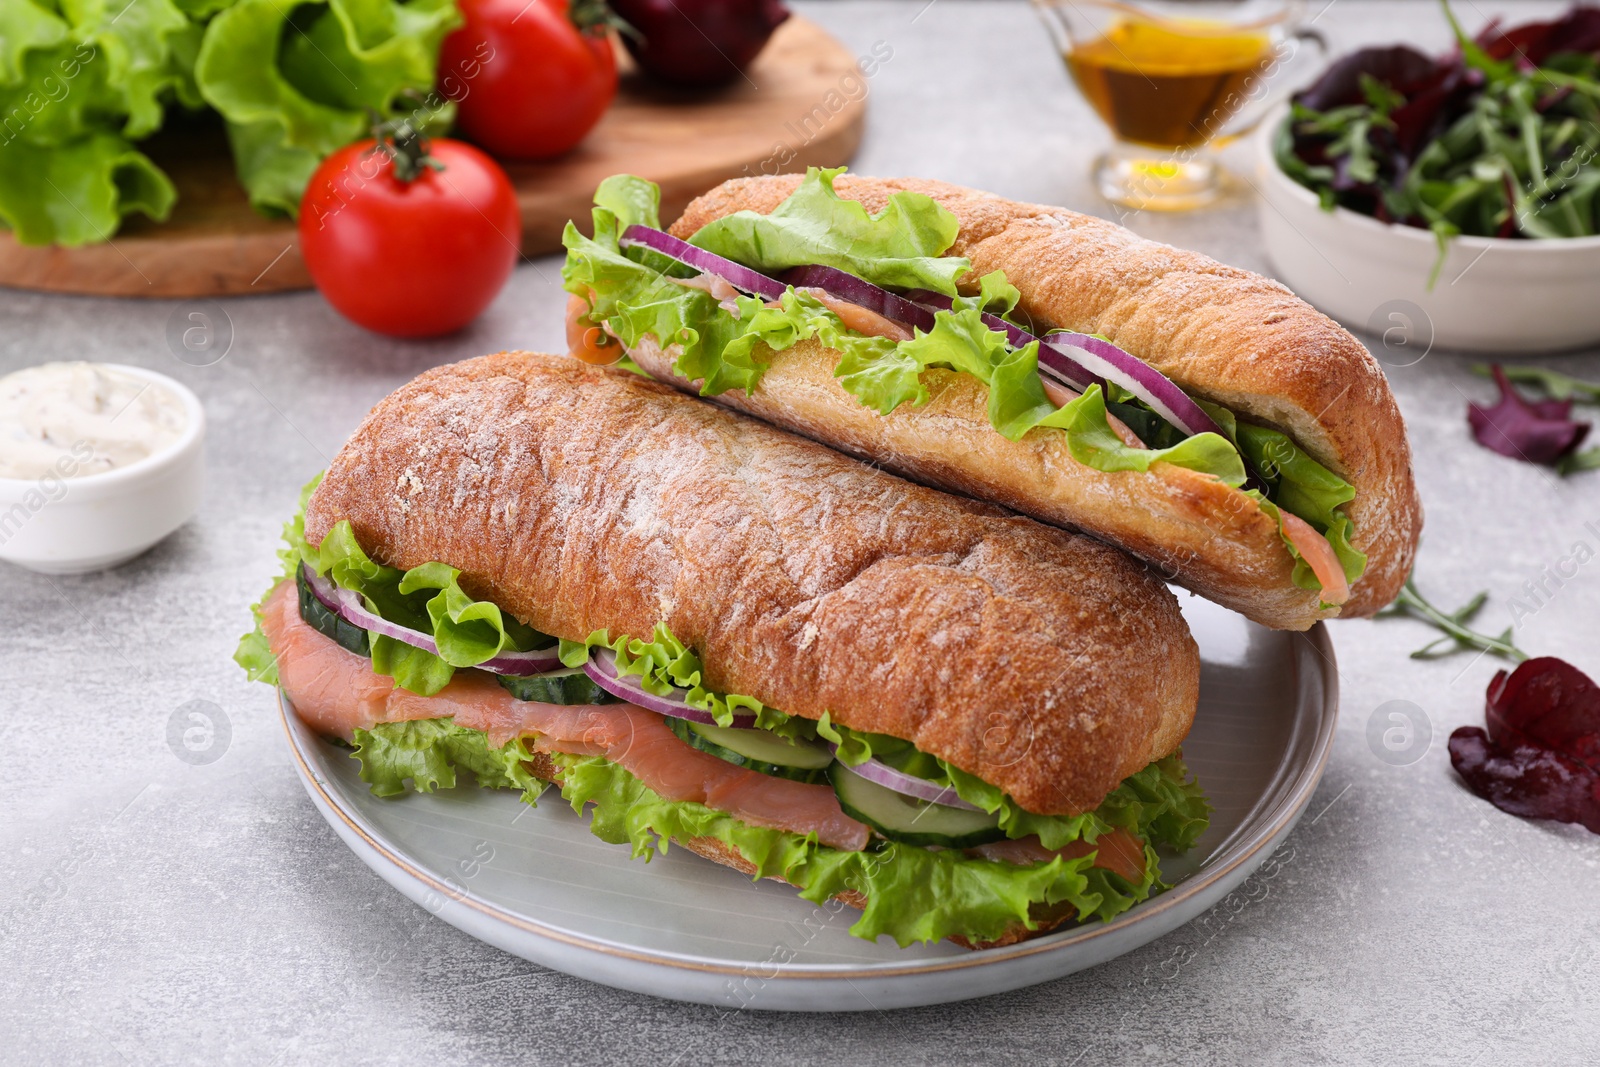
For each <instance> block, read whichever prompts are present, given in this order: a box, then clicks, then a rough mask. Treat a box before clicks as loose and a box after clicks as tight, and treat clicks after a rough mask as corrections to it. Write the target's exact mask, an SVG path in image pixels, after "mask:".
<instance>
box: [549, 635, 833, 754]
mask: <svg viewBox="0 0 1600 1067" xmlns="http://www.w3.org/2000/svg"><path fill="white" fill-rule="evenodd" d="M594 648H609V649H611V650H612V651H613V652H615V653H616V654H617V673H618V674H619V675H621V676H623V677H631V678H638V679H639V685H640V687H641V688H643V689H645V690H646V691H648V692H651V693H655V694H656V695H657V696H669V695H671V694H672V693H673V692H674V691H683V690H687V692H685V693H684V699H685V701H686V702H687V703H688V705H689V706H690V707H692V708H699V709H700V710H701V711H709V712H710V713H711V715H712V717H713V718H714V719H716V720H717V722H718V723H719V724H721V725H723V726H729V725H731V724H732V723H733V717H734V715H735V714H736V713H740V714H745V715H754V716H755V719H756V726H758V727H760V728H761V729H763V730H771V731H772V732H773V733H775V734H778V735H780V736H782V737H812V736H815V731H814V730H813V728H812V724H811V723H810V722H808V721H807V720H805V719H797V718H794V717H793V716H790V715H786V714H785V713H783V712H781V711H779V710H778V709H777V708H773V707H768V706H767V705H766V704H763V703H762V702H761V701H759V700H757V699H756V698H755V697H750V696H744V695H742V694H739V693H718V692H715V691H714V690H710V689H707V688H706V687H705V686H703V685H701V684H700V683H701V674H702V668H701V664H700V657H699V656H697V655H695V653H694V650H693V649H691V648H689V647H688V646H687V645H685V644H684V643H683V642H682V641H680V640H678V639H677V638H676V637H674V636H673V634H672V631H671V630H670V629H668V628H667V624H666V623H664V622H658V623H656V628H655V630H654V632H653V633H652V634H651V635H650V640H648V641H644V640H641V639H639V638H632V637H626V636H624V637H617V638H613V637H612V636H611V635H610V634H609V633H608V632H607V631H605V630H596V631H595V632H594V633H592V634H590V635H589V639H588V640H587V641H586V642H582V643H580V642H577V641H565V640H563V641H562V642H561V662H562V663H564V664H566V665H567V666H568V667H581V666H582V665H583V664H584V663H585V662H586V661H587V660H588V659H589V654H590V650H591V649H594Z"/></svg>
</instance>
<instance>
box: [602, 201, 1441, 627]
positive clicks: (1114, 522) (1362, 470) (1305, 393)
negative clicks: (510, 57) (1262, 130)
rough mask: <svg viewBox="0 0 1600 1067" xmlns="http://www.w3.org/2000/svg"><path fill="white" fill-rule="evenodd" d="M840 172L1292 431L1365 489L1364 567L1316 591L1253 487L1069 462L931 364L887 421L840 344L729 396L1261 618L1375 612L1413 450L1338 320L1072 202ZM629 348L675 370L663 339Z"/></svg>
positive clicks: (1406, 545)
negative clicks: (1113, 550)
mask: <svg viewBox="0 0 1600 1067" xmlns="http://www.w3.org/2000/svg"><path fill="white" fill-rule="evenodd" d="M799 180H800V179H799V176H797V175H791V176H783V177H775V178H747V179H736V180H734V181H730V182H727V183H725V184H723V185H721V186H718V187H717V188H716V189H713V190H711V191H710V192H709V193H707V194H706V195H704V196H702V197H700V198H699V199H698V200H696V201H694V202H693V203H691V204H690V205H689V207H688V208H687V209H686V210H685V212H684V214H683V217H682V218H680V219H679V220H678V221H677V222H676V223H675V224H674V225H673V227H672V232H673V233H674V234H676V235H677V236H679V237H683V238H688V237H690V236H692V235H693V234H694V233H695V231H697V230H699V229H700V228H701V227H702V226H704V225H705V224H707V223H709V222H711V221H713V220H714V219H717V218H720V217H722V216H724V215H728V214H731V213H733V212H736V211H742V210H750V211H756V212H763V213H764V212H769V211H771V210H772V209H773V208H775V207H776V206H777V205H778V204H779V203H780V202H781V201H782V200H783V199H784V198H785V197H787V196H788V195H789V194H790V193H791V192H793V191H794V189H795V187H796V185H797V184H798V182H799ZM834 188H835V190H836V191H837V192H838V193H839V194H840V195H841V196H843V197H846V198H849V199H854V200H859V201H861V202H862V203H863V204H864V205H865V206H866V207H867V209H868V210H869V211H878V210H881V209H882V208H883V206H884V205H885V204H886V202H887V200H888V197H889V196H890V195H891V194H892V193H894V192H896V191H899V190H911V191H915V192H920V193H924V194H926V195H928V196H931V197H932V198H933V199H935V200H937V201H938V202H939V203H940V204H942V205H943V206H944V207H946V208H947V209H949V210H950V211H951V212H952V213H954V214H955V216H956V218H957V219H958V220H959V221H960V224H961V230H960V234H959V236H958V237H957V238H956V242H955V245H954V246H953V247H952V248H951V250H950V254H952V255H959V256H966V257H968V258H970V259H971V260H972V265H973V270H972V272H971V274H970V275H969V277H970V278H973V279H976V278H978V277H980V276H981V275H983V274H986V273H988V272H990V271H994V270H1004V271H1005V272H1006V275H1007V277H1008V278H1010V280H1011V282H1012V283H1013V284H1014V285H1016V286H1017V287H1018V289H1020V290H1021V292H1022V300H1021V303H1020V304H1019V308H1020V309H1021V311H1023V312H1024V313H1025V314H1027V315H1028V316H1031V317H1032V318H1033V319H1034V320H1036V321H1039V322H1045V323H1050V324H1051V325H1053V326H1055V327H1058V328H1063V329H1072V330H1078V331H1082V332H1087V333H1099V334H1102V335H1104V336H1105V337H1107V338H1109V339H1110V340H1111V341H1113V342H1114V343H1116V344H1117V345H1119V346H1121V347H1123V348H1125V349H1127V350H1128V351H1130V352H1133V353H1134V354H1136V355H1138V356H1139V357H1140V358H1142V359H1144V360H1146V361H1147V362H1149V363H1150V364H1151V365H1152V366H1154V367H1155V368H1157V369H1158V370H1160V371H1161V372H1162V373H1164V374H1166V375H1167V376H1168V377H1169V378H1171V379H1172V380H1173V381H1174V382H1176V383H1177V384H1178V385H1179V386H1181V387H1183V388H1184V389H1185V390H1187V391H1188V392H1189V393H1190V394H1191V395H1194V396H1197V397H1200V398H1202V399H1206V400H1210V401H1214V402H1216V403H1219V404H1222V405H1225V406H1227V407H1229V408H1231V409H1232V410H1233V411H1235V412H1236V413H1238V414H1239V415H1241V416H1242V417H1243V418H1245V419H1246V420H1248V421H1251V422H1255V423H1259V424H1261V425H1266V426H1271V427H1274V428H1277V429H1280V430H1283V431H1284V432H1286V433H1288V434H1290V436H1291V437H1293V438H1294V439H1295V440H1296V441H1297V442H1298V443H1299V444H1300V445H1301V447H1303V448H1304V449H1305V450H1306V451H1307V452H1308V453H1309V454H1310V455H1311V456H1312V457H1313V458H1315V459H1316V460H1317V461H1318V462H1320V463H1322V464H1323V465H1324V466H1326V467H1328V468H1329V469H1330V470H1332V471H1334V472H1335V473H1336V474H1338V475H1340V476H1341V477H1343V478H1345V479H1347V480H1348V481H1349V482H1351V484H1353V485H1354V486H1355V487H1356V497H1355V499H1354V500H1353V501H1352V502H1351V503H1350V504H1348V505H1346V512H1347V514H1349V516H1350V518H1351V519H1352V521H1353V522H1354V524H1355V538H1354V543H1355V546H1356V547H1357V548H1359V549H1360V550H1362V551H1364V552H1365V553H1366V554H1367V557H1368V564H1367V569H1366V572H1365V573H1364V574H1363V575H1362V577H1361V579H1360V580H1359V581H1358V582H1356V583H1355V585H1354V587H1353V589H1352V591H1351V596H1350V599H1349V600H1348V601H1347V602H1346V604H1345V605H1344V606H1343V608H1342V609H1329V608H1322V607H1319V601H1320V597H1319V596H1318V594H1317V593H1316V592H1315V591H1308V590H1304V589H1300V588H1298V587H1296V586H1295V585H1294V584H1293V582H1292V581H1291V580H1290V575H1291V573H1292V569H1293V568H1292V560H1291V558H1290V556H1289V554H1288V553H1287V551H1286V550H1285V548H1284V546H1283V543H1282V541H1281V539H1280V538H1279V536H1278V533H1277V528H1276V524H1275V523H1274V522H1273V521H1272V520H1271V519H1270V518H1268V517H1267V516H1266V515H1265V514H1264V513H1262V511H1261V509H1260V508H1259V507H1258V506H1257V505H1256V504H1255V503H1254V502H1253V501H1252V500H1250V499H1249V498H1248V497H1246V496H1245V495H1244V494H1243V493H1242V492H1240V491H1238V490H1234V489H1230V488H1228V487H1227V486H1223V485H1220V484H1218V483H1217V482H1215V481H1214V480H1212V479H1210V478H1208V477H1206V476H1204V475H1200V474H1196V473H1195V472H1192V471H1188V470H1180V469H1177V468H1174V467H1171V466H1169V465H1164V464H1158V465H1156V466H1155V467H1154V468H1152V470H1151V471H1150V472H1148V473H1143V472H1134V471H1121V472H1114V473H1103V472H1100V471H1096V470H1094V469H1092V468H1089V467H1086V466H1084V465H1083V464H1080V463H1078V462H1077V461H1076V460H1075V459H1073V458H1072V456H1071V454H1070V452H1069V451H1068V449H1067V447H1066V441H1065V435H1064V434H1063V433H1062V432H1061V431H1058V430H1050V429H1040V430H1035V431H1033V432H1031V433H1030V434H1028V435H1027V437H1025V438H1024V439H1023V440H1021V441H1018V442H1010V441H1007V440H1005V439H1004V438H1003V437H1001V436H1000V435H999V434H997V433H995V432H994V430H993V429H992V428H991V427H990V425H989V422H988V418H987V416H986V414H985V400H986V389H985V387H984V386H983V385H982V383H980V382H978V381H977V380H976V379H974V378H971V377H970V376H965V375H957V374H952V373H945V372H938V371H933V372H930V373H929V374H928V376H927V378H925V381H926V382H927V384H928V385H929V387H930V390H931V391H932V392H933V394H934V399H933V400H932V401H931V402H930V403H929V404H928V405H927V406H926V407H924V408H920V409H913V408H910V407H909V406H903V407H901V408H900V409H897V410H896V411H895V412H894V413H893V414H891V415H889V416H887V417H880V416H878V415H876V414H875V413H873V412H870V411H868V410H867V409H865V408H863V407H862V406H861V405H860V404H859V403H858V402H857V401H856V400H855V398H854V397H852V396H850V395H849V394H848V393H846V392H845V391H844V389H843V388H842V387H840V386H839V385H838V384H837V383H836V382H835V381H834V380H833V377H832V373H831V371H832V368H833V366H834V363H835V362H836V361H837V358H838V357H837V353H834V352H832V351H831V350H829V349H826V348H824V347H822V346H821V345H818V344H816V343H809V344H802V345H797V346H795V347H794V348H793V349H791V350H789V351H786V352H782V353H773V354H772V363H771V369H770V370H769V371H768V372H767V373H766V374H765V375H764V376H763V378H762V380H761V382H760V384H759V385H758V386H757V388H756V389H755V391H754V393H753V394H752V395H749V396H746V395H745V394H744V393H743V392H741V391H730V392H727V393H724V394H722V395H720V396H718V397H716V399H717V400H718V401H719V402H721V403H724V404H727V405H729V406H731V407H735V408H738V409H740V410H743V411H747V412H750V413H752V414H755V415H758V416H760V417H762V418H764V419H767V420H769V421H771V422H774V423H776V424H778V425H780V426H784V427H787V428H789V429H793V430H795V431H797V432H800V433H804V434H806V435H807V436H810V437H813V438H816V439H817V440H820V441H823V442H825V443H828V444H831V445H834V446H836V447H839V448H842V449H845V450H846V451H849V452H852V453H853V454H856V455H859V456H864V457H868V458H871V459H872V460H874V461H876V462H879V463H882V464H883V465H884V466H886V467H889V468H890V469H893V470H897V471H899V472H901V473H903V474H905V475H907V476H909V477H912V478H916V479H918V480H921V481H925V482H928V483H931V484H934V485H939V486H942V487H945V488H948V489H952V490H955V491H958V492H963V493H969V494H972V495H974V496H977V497H980V498H982V499H985V500H992V501H996V502H998V503H1002V504H1005V505H1006V506H1008V507H1012V508H1015V509H1017V510H1019V511H1022V512H1024V513H1026V514H1029V515H1032V516H1034V517H1035V518H1039V519H1042V520H1044V521H1047V522H1051V523H1055V524H1058V525H1063V526H1069V527H1075V528H1079V529H1083V530H1085V531H1088V532H1090V533H1093V534H1095V535H1096V536H1099V537H1102V538H1105V539H1106V540H1109V541H1111V542H1112V543H1114V544H1117V545H1120V546H1122V547H1125V548H1127V549H1129V550H1130V551H1132V552H1134V553H1136V554H1137V555H1139V556H1141V557H1142V558H1144V559H1146V560H1149V561H1150V562H1151V563H1152V564H1154V565H1155V566H1156V567H1157V569H1158V570H1160V571H1161V572H1162V573H1163V574H1164V575H1165V576H1166V577H1168V578H1171V579H1173V580H1175V581H1177V582H1179V583H1181V584H1183V585H1185V586H1188V587H1189V588H1191V589H1193V590H1195V591H1197V592H1199V593H1201V594H1203V595H1205V596H1207V597H1209V598H1211V599H1213V600H1216V601H1218V602H1220V603H1222V604H1226V605H1228V606H1229V607H1232V608H1235V609H1236V610H1238V611H1241V612H1243V613H1244V614H1246V615H1248V616H1250V617H1251V618H1253V619H1255V620H1257V621H1258V622H1262V623H1264V624H1266V625H1270V626H1275V627H1280V628H1285V629H1304V628H1306V627H1308V626H1310V625H1311V624H1312V623H1314V622H1315V621H1316V620H1317V619H1319V618H1326V617H1331V616H1333V615H1339V614H1342V615H1345V616H1364V615H1370V614H1372V613H1373V612H1375V611H1377V610H1378V609H1379V608H1380V607H1382V606H1383V605H1385V604H1387V603H1388V602H1389V601H1390V600H1392V599H1393V598H1394V596H1395V594H1396V593H1397V592H1398V591H1399V588H1400V586H1401V584H1402V583H1403V582H1404V580H1405V577H1406V575H1407V574H1408V573H1409V572H1410V569H1411V564H1412V561H1413V558H1414V556H1415V553H1416V545H1417V539H1418V535H1419V533H1420V530H1421V525H1422V512H1421V506H1420V503H1419V501H1418V498H1417V493H1416V488H1415V486H1414V484H1413V482H1412V477H1411V452H1410V448H1409V445H1408V444H1407V442H1406V436H1405V428H1404V425H1403V424H1402V422H1401V418H1400V414H1399V410H1398V409H1397V407H1396V406H1395V402H1394V398H1393V396H1392V395H1391V393H1390V391H1389V388H1388V384H1387V382H1386V381H1385V379H1384V377H1383V373H1382V371H1381V370H1380V369H1379V367H1378V365H1377V363H1376V362H1375V361H1374V360H1373V359H1372V357H1371V355H1370V354H1369V353H1368V352H1367V350H1366V349H1365V347H1364V346H1362V344H1361V343H1360V342H1359V341H1357V340H1356V339H1355V338H1354V337H1352V336H1351V335H1350V334H1349V333H1348V332H1346V331H1345V330H1343V329H1342V328H1340V327H1339V326H1338V325H1337V324H1336V323H1334V322H1333V321H1332V320H1330V319H1329V318H1327V317H1326V316H1325V315H1323V314H1321V313H1320V312H1318V311H1316V310H1315V309H1314V308H1312V307H1311V306H1310V305H1308V304H1306V303H1305V302H1304V301H1302V300H1300V299H1299V298H1297V297H1296V296H1294V294H1293V293H1291V292H1289V290H1288V289H1286V288H1284V287H1283V286H1282V285H1279V284H1278V283H1277V282H1274V281H1271V280H1270V279H1267V278H1263V277H1261V276H1259V275H1256V274H1252V273H1251V272H1249V271H1245V270H1240V269H1237V268H1234V267H1228V266H1225V265H1223V264H1221V263H1217V262H1216V261H1214V260H1212V259H1209V258H1207V257H1206V256H1202V255H1200V254H1198V253H1194V252H1186V251H1182V250H1180V249H1175V248H1171V247H1169V246H1167V245H1163V244H1158V243H1156V242H1153V241H1147V240H1144V239H1142V238H1140V237H1138V236H1137V235H1135V234H1133V233H1132V232H1130V231H1128V230H1126V229H1123V228H1122V227H1120V226H1117V225H1115V224H1113V223H1110V222H1107V221H1105V220H1103V219H1098V218H1094V217H1092V216H1088V215H1080V214H1077V213H1076V212H1072V211H1067V210H1064V209H1062V208H1054V207H1044V206H1040V205H1035V204H1025V203H1017V202H1013V201H1009V200H1004V199H1002V198H1000V197H996V196H993V195H991V194H988V193H982V192H978V191H975V190H971V189H964V188H961V187H959V186H954V185H946V184H944V183H940V182H930V181H918V180H910V179H875V178H861V177H852V176H843V177H840V178H838V179H837V180H836V181H835V183H834ZM633 355H634V357H635V358H636V359H637V360H638V361H639V363H640V364H641V365H642V366H644V367H645V369H646V370H648V371H650V373H651V374H653V375H656V376H658V377H662V378H663V379H669V378H671V377H672V373H671V367H670V360H668V359H666V358H664V357H663V355H662V353H661V352H660V351H659V350H658V349H655V348H654V347H653V346H650V345H648V344H647V345H644V346H642V347H641V350H640V351H638V352H635V353H633ZM677 384H679V385H680V386H681V387H685V388H687V387H690V386H691V383H687V382H683V381H682V380H681V379H679V380H677Z"/></svg>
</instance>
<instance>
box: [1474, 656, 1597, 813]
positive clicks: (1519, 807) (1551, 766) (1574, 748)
mask: <svg viewBox="0 0 1600 1067" xmlns="http://www.w3.org/2000/svg"><path fill="white" fill-rule="evenodd" d="M1487 704H1488V706H1487V708H1486V711H1485V718H1486V719H1487V721H1488V726H1489V729H1488V731H1487V732H1485V731H1484V730H1482V729H1480V728H1478V727H1476V726H1464V727H1462V728H1461V729H1459V730H1457V731H1456V732H1455V733H1453V734H1451V735H1450V763H1451V765H1452V766H1454V767H1455V769H1456V773H1457V774H1459V775H1461V778H1462V780H1463V781H1465V782H1466V783H1467V786H1468V788H1470V789H1471V790H1472V791H1473V792H1474V793H1476V794H1478V795H1479V796H1480V797H1483V798H1484V799H1485V800H1487V801H1489V803H1491V804H1493V805H1494V806H1495V807H1497V808H1499V809H1500V810H1501V811H1505V812H1510V813H1511V814H1512V815H1520V816H1523V817H1524V818H1530V819H1554V820H1557V821H1559V822H1572V823H1578V824H1580V825H1582V826H1584V827H1586V828H1588V829H1589V830H1592V831H1594V832H1595V833H1600V686H1596V685H1595V683H1594V681H1593V680H1592V679H1591V678H1590V677H1589V676H1588V675H1586V674H1584V673H1583V672H1582V671H1580V670H1578V669H1577V668H1576V667H1574V666H1572V665H1571V664H1570V663H1567V662H1566V661H1564V660H1560V659H1557V658H1555V657H1554V656H1542V657H1540V658H1538V659H1530V660H1528V661H1526V662H1525V663H1522V664H1520V665H1519V666H1518V667H1517V669H1516V670H1514V671H1512V672H1511V673H1510V674H1507V673H1506V672H1505V671H1501V672H1499V673H1498V674H1496V675H1495V676H1494V680H1493V681H1492V682H1490V683H1489V693H1488V701H1487Z"/></svg>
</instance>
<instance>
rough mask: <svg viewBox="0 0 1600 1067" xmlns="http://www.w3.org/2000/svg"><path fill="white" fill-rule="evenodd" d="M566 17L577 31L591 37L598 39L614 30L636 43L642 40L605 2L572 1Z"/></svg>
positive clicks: (600, 0)
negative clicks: (608, 31) (608, 30)
mask: <svg viewBox="0 0 1600 1067" xmlns="http://www.w3.org/2000/svg"><path fill="white" fill-rule="evenodd" d="M567 17H568V18H570V19H571V20H572V24H573V25H574V26H576V27H578V29H579V30H581V31H582V32H584V33H587V34H590V35H591V36H595V37H600V36H603V35H604V34H605V32H606V30H607V29H614V30H616V31H617V32H618V33H620V34H623V35H624V36H627V37H632V38H633V39H634V40H636V41H643V40H644V38H643V37H642V36H641V35H640V33H639V31H638V30H636V29H634V28H633V27H632V26H630V25H629V24H628V23H627V22H626V21H625V20H624V19H623V17H622V16H621V15H619V14H617V13H616V12H615V11H613V10H611V5H610V4H609V3H608V2H607V0H572V5H571V6H570V7H569V8H568V9H567Z"/></svg>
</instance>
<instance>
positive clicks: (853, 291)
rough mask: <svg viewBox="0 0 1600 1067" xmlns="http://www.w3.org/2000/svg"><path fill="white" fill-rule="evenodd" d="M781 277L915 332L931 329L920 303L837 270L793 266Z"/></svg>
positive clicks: (930, 319) (930, 317) (928, 314)
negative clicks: (874, 312)
mask: <svg viewBox="0 0 1600 1067" xmlns="http://www.w3.org/2000/svg"><path fill="white" fill-rule="evenodd" d="M782 278H783V280H784V281H786V282H788V283H789V284H790V285H792V286H794V287H795V288H796V289H800V288H812V289H821V290H823V291H824V292H828V293H832V294H833V295H834V296H836V297H838V298H839V299H840V300H848V301H850V303H852V304H860V305H861V306H862V307H864V308H866V309H867V310H868V311H876V312H877V313H878V314H880V315H882V316H883V317H884V318H886V319H893V320H894V321H895V322H899V323H903V324H904V325H906V326H910V327H911V328H912V329H914V330H921V331H922V332H923V333H927V332H928V331H929V330H931V329H933V312H931V311H929V310H928V309H927V308H925V307H923V306H922V305H921V304H917V303H914V302H913V301H910V300H907V299H906V298H905V297H903V296H896V295H894V294H893V293H891V292H889V290H887V289H882V288H879V287H878V286H876V285H873V284H872V283H871V282H869V281H863V280H862V279H860V278H857V277H856V276H855V275H854V274H848V273H846V272H845V271H842V270H839V269H838V268H836V267H824V266H822V265H821V264H814V265H812V266H809V267H795V268H794V269H793V270H789V271H785V272H784V273H783V275H782Z"/></svg>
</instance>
